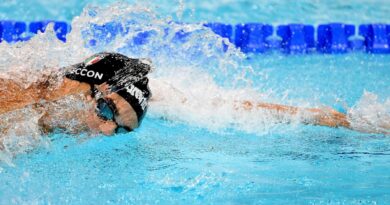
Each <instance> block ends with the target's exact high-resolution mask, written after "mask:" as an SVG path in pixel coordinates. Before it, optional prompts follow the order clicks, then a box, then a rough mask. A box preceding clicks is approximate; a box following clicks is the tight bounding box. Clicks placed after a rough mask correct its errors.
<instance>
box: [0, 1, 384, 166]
mask: <svg viewBox="0 0 390 205" xmlns="http://www.w3.org/2000/svg"><path fill="white" fill-rule="evenodd" d="M180 2H181V3H182V1H180ZM178 16H180V12H179V13H178ZM109 25H111V26H112V27H113V28H116V29H118V30H116V31H113V32H103V31H101V30H100V31H99V29H96V28H99V27H103V26H109ZM99 32H100V33H99ZM99 38H105V39H109V40H107V41H103V40H98V39H99ZM101 51H108V52H110V51H114V52H121V53H123V54H125V55H128V56H130V57H141V58H145V57H146V58H150V59H152V61H153V65H154V72H153V73H151V75H150V83H151V85H150V86H151V89H152V93H153V94H154V98H155V100H154V101H153V102H151V104H150V109H149V114H148V115H149V116H151V117H158V118H164V119H168V120H173V121H182V122H186V123H188V124H191V125H193V126H200V127H206V128H208V129H210V130H221V129H222V130H223V129H230V128H232V127H233V128H234V129H237V130H241V131H245V132H249V133H255V134H259V135H261V134H265V133H269V132H271V131H275V130H278V125H279V123H280V122H289V123H292V124H298V122H299V121H300V118H301V117H302V116H297V117H296V119H294V118H291V117H288V116H285V117H284V116H278V117H277V119H276V118H275V113H272V112H269V111H265V110H252V111H250V112H248V111H246V110H243V109H241V108H240V107H239V106H237V105H238V104H240V102H242V101H243V100H250V101H254V102H258V101H265V102H272V101H274V102H275V99H272V97H271V96H270V95H269V93H271V92H270V91H264V90H262V92H260V89H259V88H258V87H254V86H252V83H251V81H250V80H249V79H255V78H260V79H262V78H264V76H267V75H266V74H264V72H265V71H264V72H262V73H261V72H257V73H255V72H254V71H253V69H252V67H251V66H248V65H247V63H246V62H245V59H246V56H245V55H244V54H242V53H241V52H240V51H239V50H237V49H236V48H235V47H234V46H232V45H231V44H230V43H229V42H228V40H227V39H223V38H221V37H219V36H217V35H216V34H214V33H213V32H212V31H211V30H210V29H208V28H206V27H204V26H203V25H202V24H201V23H194V24H181V23H177V22H174V21H172V18H171V17H169V16H167V17H161V16H159V15H157V14H156V13H155V12H154V11H153V9H152V8H149V7H145V6H143V5H140V4H133V5H129V4H124V3H117V4H113V5H110V6H109V7H96V6H88V7H86V8H85V9H84V10H83V12H82V14H81V15H80V16H79V17H76V18H74V19H73V21H72V32H71V33H70V34H69V35H68V37H67V42H66V43H62V42H60V41H58V40H56V38H55V35H54V32H53V28H52V26H49V28H48V29H47V32H46V33H44V34H39V35H37V36H35V37H33V38H32V39H31V40H30V41H28V42H22V43H17V44H13V45H8V44H5V43H3V44H0V64H1V65H2V66H1V67H0V73H1V74H0V77H1V78H6V79H12V80H19V79H25V80H24V81H20V80H19V81H18V82H21V83H22V84H23V86H28V85H29V84H31V83H33V82H35V81H37V80H38V79H39V78H40V75H41V74H42V73H44V72H48V71H47V70H49V71H50V72H53V70H57V71H58V72H61V71H62V70H59V68H61V67H64V66H67V65H71V64H75V63H78V62H80V61H82V60H84V59H85V58H86V57H88V56H90V55H91V54H93V53H96V52H101ZM254 75H258V76H256V77H253V76H254ZM248 76H251V78H248ZM369 99H370V100H369ZM367 100H368V101H369V102H367ZM371 102H376V99H375V98H372V97H367V96H364V97H363V98H362V100H361V102H360V103H359V104H358V105H357V106H356V107H353V108H352V109H351V111H350V112H349V116H350V119H353V120H354V123H353V126H354V127H355V128H356V129H357V128H358V127H359V126H373V125H374V127H375V126H376V125H378V127H381V126H382V125H381V123H382V122H383V121H387V122H388V121H389V119H388V116H389V115H388V112H389V110H388V109H387V108H388V107H389V102H388V101H386V102H385V103H384V104H380V103H378V102H377V103H374V104H375V105H376V106H374V107H372V106H365V105H367V104H369V103H371ZM374 104H371V105H374ZM67 105H68V106H67ZM83 108H84V107H83V105H82V103H81V102H76V101H72V100H69V99H68V101H67V100H65V101H63V103H62V104H61V106H60V107H59V106H57V108H56V109H54V110H53V112H58V113H60V114H63V113H66V112H75V111H76V112H77V111H79V110H81V109H83ZM372 111H377V112H376V113H382V114H380V115H378V114H377V115H372V113H373V112H372ZM17 112H19V111H17ZM20 113H21V115H23V116H24V119H22V120H20V119H15V118H14V117H15V116H16V114H15V113H12V114H10V115H8V114H7V115H4V116H1V117H2V118H3V119H5V120H3V121H4V122H5V123H6V124H8V125H9V124H15V123H19V122H22V124H26V125H28V126H23V129H20V127H21V126H19V128H18V129H14V130H13V131H10V132H3V134H2V136H1V139H3V140H4V142H3V146H6V149H5V150H8V152H10V153H13V154H14V153H20V152H26V151H28V150H29V148H31V147H33V146H32V144H34V143H38V144H39V142H40V140H41V138H42V137H41V136H40V134H37V133H39V132H38V131H39V127H38V119H39V118H40V116H41V113H39V112H33V111H31V110H29V108H26V109H22V110H21V111H20ZM374 113H375V112H374ZM386 113H387V114H386ZM365 115H367V116H369V120H368V121H366V122H368V123H366V125H364V123H363V124H362V122H361V121H359V120H358V119H361V116H365ZM359 116H360V117H359ZM284 118H285V119H284ZM75 124H77V122H76V123H70V124H67V125H66V126H68V128H69V129H70V128H71V127H72V126H76V125H75ZM291 127H292V128H291V129H294V126H291ZM382 127H383V126H382ZM279 131H280V130H278V132H279ZM14 136H18V137H17V138H16V139H17V140H19V141H18V142H14V141H12V140H11V141H7V140H9V139H11V138H12V137H14ZM19 145H21V146H19ZM20 147H24V148H20ZM4 159H6V157H5V158H4Z"/></svg>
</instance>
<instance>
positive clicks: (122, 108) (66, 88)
mask: <svg viewBox="0 0 390 205" xmlns="http://www.w3.org/2000/svg"><path fill="white" fill-rule="evenodd" d="M150 68H151V67H150V65H149V64H148V63H147V62H142V60H139V59H132V58H128V57H126V56H124V55H121V54H118V53H98V54H96V55H93V56H91V57H89V58H88V59H86V60H85V61H84V62H82V63H79V64H76V65H73V66H70V67H67V68H65V69H64V71H65V72H63V73H61V74H58V73H57V74H56V73H54V74H53V73H51V74H49V75H44V76H42V77H41V79H40V80H39V81H38V82H35V83H32V84H31V85H29V86H28V87H27V88H25V87H23V86H22V84H21V83H20V82H16V81H14V80H8V79H1V78H0V96H1V97H0V99H1V101H0V114H4V113H7V112H11V111H13V110H16V109H21V108H24V107H26V106H32V107H34V108H36V109H39V110H40V111H42V110H43V113H42V117H41V119H39V124H40V127H41V130H42V131H43V132H45V133H49V132H51V131H53V130H55V129H56V128H58V126H60V125H58V123H55V122H58V121H63V122H64V121H67V120H74V119H72V118H78V119H77V120H79V121H81V126H80V127H79V130H77V132H81V131H87V132H88V131H91V132H95V133H102V134H104V135H113V134H114V133H118V132H129V131H132V130H133V129H135V128H137V127H138V126H139V125H140V123H141V121H142V118H143V117H144V115H145V112H146V109H147V105H148V100H149V98H150V95H151V94H150V90H149V87H148V78H147V76H146V75H147V74H148V72H149V71H150ZM58 82H61V83H58ZM68 96H73V97H75V98H79V100H81V101H85V103H86V104H89V105H91V106H90V109H87V110H85V111H84V112H83V113H66V114H65V115H66V116H61V119H60V120H59V118H58V115H62V114H63V113H55V112H56V110H55V109H53V106H52V105H53V104H52V102H56V101H60V100H61V99H63V98H66V97H68ZM53 118H56V119H53ZM53 124H55V125H53ZM63 129H66V128H63Z"/></svg>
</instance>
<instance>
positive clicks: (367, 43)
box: [0, 21, 390, 54]
mask: <svg viewBox="0 0 390 205" xmlns="http://www.w3.org/2000/svg"><path fill="white" fill-rule="evenodd" d="M50 22H52V23H54V31H55V33H56V36H57V38H58V39H59V40H61V41H63V42H66V35H67V34H68V33H70V31H71V26H70V25H69V24H67V23H66V22H61V21H35V22H30V23H25V22H22V21H0V37H1V38H0V42H7V43H14V42H19V41H27V40H29V39H30V38H31V37H32V36H34V35H35V34H37V33H38V32H45V30H46V27H47V25H48V24H49V23H50ZM204 26H205V27H208V28H210V29H211V30H212V31H213V32H214V33H216V34H218V35H220V36H222V37H223V38H226V39H227V40H228V41H230V42H231V43H232V44H234V45H235V46H236V47H238V48H239V49H241V50H242V51H243V52H245V53H265V52H268V51H270V50H279V51H281V52H283V53H288V54H295V53H312V52H320V53H329V54H333V53H334V54H337V53H347V52H353V51H362V50H365V51H366V52H368V53H373V54H389V53H390V46H389V45H390V25H387V24H362V25H359V26H355V25H352V24H343V23H329V24H320V25H318V26H313V25H306V24H285V25H277V26H273V25H270V24H262V23H245V24H237V25H230V24H224V23H206V24H204ZM91 28H92V29H91V30H92V31H90V32H92V36H93V37H94V38H93V39H90V41H89V44H88V45H89V46H95V45H96V44H97V43H99V42H110V41H112V40H113V39H114V38H115V36H116V35H119V34H124V33H126V32H128V31H127V30H126V28H122V26H121V25H120V24H119V23H115V22H109V23H106V24H103V25H97V24H96V25H92V27H91ZM189 34H190V33H188V32H185V31H178V32H177V33H176V34H175V37H174V38H175V40H176V41H178V42H185V39H186V37H187V36H189ZM152 35H153V31H140V32H139V33H138V34H137V35H136V36H135V37H134V39H133V41H132V42H131V44H130V45H129V46H137V45H143V44H146V43H147V42H148V39H149V38H151V36H152ZM223 46H224V49H225V50H226V49H227V47H228V45H226V44H224V45H223Z"/></svg>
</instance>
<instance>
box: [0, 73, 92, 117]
mask: <svg viewBox="0 0 390 205" xmlns="http://www.w3.org/2000/svg"><path fill="white" fill-rule="evenodd" d="M89 90H90V86H89V85H88V84H86V83H80V82H78V81H74V80H70V79H68V78H64V80H63V81H62V83H60V85H58V86H55V85H51V84H50V83H49V82H48V81H47V82H37V83H32V84H30V85H29V86H27V87H24V86H23V84H22V83H21V82H17V81H15V80H10V79H2V78H0V114H2V113H6V112H9V111H12V110H15V109H20V108H23V107H25V106H28V105H32V104H35V103H39V102H41V101H42V100H46V101H54V100H58V99H60V98H63V97H65V96H67V95H71V94H76V93H83V92H84V93H85V92H88V91H89Z"/></svg>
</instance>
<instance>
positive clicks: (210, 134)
mask: <svg viewBox="0 0 390 205" xmlns="http://www.w3.org/2000/svg"><path fill="white" fill-rule="evenodd" d="M50 2H52V1H50ZM161 2H162V1H158V2H154V3H149V4H152V5H155V6H160V10H159V9H156V11H157V12H156V16H157V17H155V19H154V20H155V21H153V22H152V21H150V19H149V18H146V17H144V16H142V15H141V14H140V13H135V14H134V15H130V17H131V18H132V19H135V21H136V22H143V23H144V24H139V25H141V26H140V27H141V29H145V30H147V29H149V27H152V28H154V29H156V28H158V25H160V24H162V25H163V26H164V27H165V26H166V25H167V24H166V23H164V22H163V23H161V22H160V20H161V19H169V16H173V18H177V16H180V13H181V11H180V10H179V11H178V10H175V9H169V8H180V5H179V4H177V3H176V2H164V3H161ZM183 2H184V5H183V6H184V9H183V16H182V19H183V21H188V22H195V21H203V20H204V21H211V20H212V21H224V22H229V23H235V22H239V21H244V22H247V21H262V22H265V21H267V22H271V23H279V22H297V21H304V22H307V23H319V22H329V21H343V22H351V21H352V22H354V23H363V22H377V21H378V22H379V21H380V22H383V21H386V20H387V18H385V17H386V13H387V12H388V11H389V8H390V5H389V3H386V1H353V2H355V4H354V5H350V2H348V1H343V2H344V3H341V2H337V1H321V2H316V3H310V2H311V1H298V2H297V3H294V4H291V3H290V4H289V1H265V2H262V3H261V4H260V3H253V2H250V1H220V2H215V3H212V4H206V3H198V4H197V3H196V2H195V1H183ZM232 2H234V3H232ZM345 2H346V3H345ZM351 2H352V1H351ZM17 3H21V2H18V1H9V2H8V4H7V5H5V6H1V9H3V10H2V11H4V10H5V9H6V8H12V6H14V7H15V4H17ZM85 3H86V2H81V3H76V1H68V3H63V4H61V5H62V6H59V7H51V6H50V5H52V4H53V3H49V2H45V1H38V3H37V2H36V3H35V4H33V3H24V6H23V7H21V8H29V7H32V8H35V7H39V8H40V12H36V11H33V10H30V11H28V12H27V13H28V14H29V15H18V14H17V13H18V12H21V10H17V12H15V13H11V12H0V13H1V15H4V16H3V18H6V17H7V18H9V19H21V20H27V19H28V18H32V19H42V18H50V19H63V20H67V21H70V20H72V19H73V18H74V17H75V16H77V15H79V13H80V12H81V10H82V8H83V7H84V5H85ZM378 4H380V5H381V7H377V5H378ZM131 5H133V4H131ZM374 7H375V8H376V9H375V10H374V9H372V8H374ZM60 8H68V9H60ZM326 8H330V11H329V12H328V13H325V12H322V11H324V10H327V9H326ZM191 9H195V10H194V11H191ZM248 9H253V11H256V12H244V11H247V10H248ZM136 10H137V9H136ZM43 11H47V12H43ZM56 11H60V12H59V15H58V14H57V12H56ZM208 11H214V12H211V13H210V12H208ZM276 11H280V12H276ZM305 11H308V12H305ZM374 11H376V12H374ZM191 12H192V13H193V15H191ZM97 13H98V14H97V17H96V18H104V16H105V15H103V16H101V15H99V12H97ZM111 13H117V14H118V15H121V14H122V13H121V12H111ZM19 14H20V13H19ZM123 17H124V18H125V17H126V18H130V17H128V16H123ZM82 18H84V17H82ZM94 18H95V17H92V20H94ZM221 19H222V20H221ZM97 21H101V20H100V19H97ZM147 22H151V23H150V24H147ZM156 25H157V26H156ZM73 27H75V26H74V25H73ZM146 27H148V28H146ZM172 27H174V25H172ZM75 28H76V29H75V32H76V31H77V27H75ZM179 28H180V27H179ZM86 29H87V28H86ZM156 30H158V29H156ZM199 33H200V35H199V36H194V37H193V41H190V43H187V45H185V46H184V47H181V46H179V45H178V44H177V43H175V42H171V41H167V40H166V39H162V40H160V39H157V38H156V40H155V41H153V42H151V43H150V44H147V45H144V46H143V47H142V46H141V47H137V48H136V49H126V48H124V47H122V46H116V45H105V46H102V47H101V48H98V49H110V50H121V51H123V52H125V53H126V54H128V55H132V56H138V55H139V56H143V57H145V56H149V57H151V58H152V59H153V61H154V64H155V67H156V68H155V69H156V70H155V72H154V73H153V74H152V76H151V78H152V79H166V80H167V81H172V82H174V83H177V84H180V82H181V81H184V82H185V83H184V84H189V85H190V86H189V88H187V87H185V86H184V85H177V86H178V88H180V89H184V90H185V91H187V92H188V94H187V95H186V97H188V98H190V97H193V98H191V99H193V100H196V98H199V100H200V101H201V102H203V103H204V107H202V106H199V104H195V105H193V106H195V108H194V109H193V108H192V107H193V106H192V105H190V106H188V107H186V106H184V107H180V106H179V105H177V104H175V101H174V100H173V99H172V101H168V106H167V105H165V104H157V103H155V104H151V109H150V110H149V113H148V115H147V116H146V118H145V120H144V122H143V124H142V126H141V128H139V129H137V130H136V131H135V132H132V133H129V134H124V135H116V136H114V137H102V136H99V137H95V138H88V137H86V136H83V135H81V136H75V135H65V134H53V135H50V136H49V137H45V138H44V140H43V141H42V142H41V145H39V146H32V147H31V149H27V151H24V152H22V153H18V154H15V156H14V157H12V159H9V158H7V160H4V162H2V163H1V164H0V181H1V182H2V183H1V184H0V204H388V203H390V175H389V172H388V170H389V168H390V138H389V137H388V136H384V135H380V134H364V133H359V132H354V131H350V130H346V129H333V128H325V127H316V126H307V125H300V124H296V123H292V124H287V125H283V124H282V125H280V124H275V125H272V126H267V125H264V124H263V123H264V121H265V122H267V120H269V119H268V118H265V117H264V116H258V114H256V113H249V114H246V113H239V115H240V116H242V118H240V117H237V115H236V113H234V112H233V111H230V112H229V111H225V110H222V111H221V110H219V109H217V108H215V109H211V108H210V107H207V101H203V100H207V99H208V98H203V95H206V94H205V93H206V91H208V90H207V89H211V91H214V90H213V89H212V88H213V86H214V84H213V82H214V81H218V82H215V84H219V85H220V86H221V87H223V88H224V89H217V90H216V91H217V93H213V94H214V95H221V96H223V95H227V96H230V97H231V98H234V99H242V98H241V97H242V96H246V95H248V97H250V96H249V95H252V94H253V93H252V91H253V90H255V91H256V93H262V95H260V96H262V97H264V100H265V101H267V102H275V103H282V104H289V105H301V106H325V105H326V106H331V107H335V108H337V109H338V110H340V111H343V112H347V110H350V109H353V110H356V111H359V112H358V113H359V114H363V115H369V113H376V114H378V113H379V112H385V113H382V114H386V113H387V114H389V113H390V111H389V107H390V104H389V103H390V83H389V82H390V71H389V68H390V56H389V55H383V56H382V55H368V54H364V53H354V54H346V55H294V56H288V55H281V54H273V53H268V54H265V55H258V56H250V57H249V58H243V59H241V58H239V57H237V56H236V55H232V56H228V57H231V58H234V59H236V58H238V60H234V61H233V63H237V64H238V67H234V66H233V67H234V68H237V69H238V71H231V70H228V71H224V70H223V68H225V67H224V66H223V65H220V64H224V63H225V62H227V61H228V59H226V55H227V54H221V53H219V51H218V50H219V49H218V47H217V48H214V47H213V46H211V49H209V48H204V47H205V45H207V46H208V45H209V43H210V42H213V40H214V38H217V37H212V36H208V35H207V34H208V33H207V32H206V33H204V32H199ZM33 40H34V39H33ZM38 40H39V41H37V42H34V41H32V43H31V44H27V45H18V47H17V48H7V47H0V51H1V52H2V54H3V56H7V59H6V60H8V61H11V62H14V63H15V64H17V65H19V64H18V62H19V61H22V60H20V59H24V61H22V62H21V63H22V64H24V63H25V62H26V61H28V60H26V59H30V58H34V55H33V54H31V50H29V49H30V48H33V49H36V50H35V51H36V52H35V55H39V56H40V58H43V60H44V62H45V63H47V64H49V65H57V64H60V65H63V64H65V65H66V64H68V63H70V62H68V58H71V59H76V58H77V57H75V56H74V55H78V54H79V53H77V52H76V51H79V50H80V47H78V46H79V45H78V44H77V43H80V42H78V41H77V39H76V40H72V39H71V40H70V42H69V43H68V44H64V45H62V44H60V45H57V44H56V43H54V42H52V41H51V40H50V38H49V39H46V38H45V37H43V38H42V39H38ZM120 40H121V39H120ZM124 40H126V39H124ZM201 40H202V41H204V42H206V43H205V44H202V42H201ZM40 41H43V42H44V44H43V45H45V44H48V45H49V46H47V48H45V47H44V46H42V44H39V42H40ZM69 44H70V45H69ZM80 44H81V45H82V43H80ZM171 45H173V47H170V46H171ZM207 46H206V47H207ZM64 47H65V48H64ZM74 47H75V48H74ZM37 48H40V49H41V50H43V51H41V50H39V49H37ZM1 49H3V50H1ZM5 49H8V50H5ZM50 49H51V50H50ZM61 49H65V51H66V52H63V50H61ZM202 49H203V50H202ZM83 51H84V50H83ZM206 51H207V52H206ZM41 52H42V53H41ZM90 52H93V51H90ZM9 53H10V54H14V53H17V55H19V56H17V55H16V57H15V55H5V54H9ZM64 53H65V54H66V55H68V56H64ZM73 53H75V54H73ZM43 54H45V55H43ZM80 55H81V54H80ZM69 56H70V57H69ZM205 56H207V57H205ZM210 56H211V57H210ZM28 57H30V58H28ZM80 58H82V56H81V57H80ZM0 60H1V58H0ZM41 60H42V59H41ZM56 60H58V61H59V62H56ZM37 62H38V63H41V62H40V61H39V60H35V61H32V62H30V61H28V65H30V64H31V65H41V64H38V63H37ZM175 66H178V67H180V68H176V67H175ZM247 66H250V68H251V69H253V71H252V72H247V73H246V75H245V80H246V82H247V84H246V87H245V89H244V90H243V91H244V92H239V91H236V90H235V87H234V86H233V88H232V85H231V83H230V81H232V80H235V79H237V73H241V72H240V71H243V70H245V69H247V68H248V67H247ZM4 67H6V68H2V71H3V72H4V70H6V69H9V68H8V67H7V66H4ZM182 67H183V68H182ZM173 68H175V69H173ZM227 68H230V67H229V66H228V67H227ZM194 70H201V71H202V72H201V74H207V76H206V77H205V76H203V75H199V74H198V73H196V72H195V71H194ZM178 71H179V72H178ZM208 75H210V76H211V78H212V79H213V80H211V81H209V79H208V78H207V77H208ZM193 76H195V77H193ZM199 76H200V77H204V78H198V77H199ZM197 80H198V81H201V82H200V83H199V84H198V83H197V82H196V81H197ZM174 85H175V84H174ZM197 86H199V87H197ZM237 87H239V88H240V87H241V86H237ZM248 87H249V88H248ZM198 88H199V89H200V90H201V92H200V93H201V94H199V92H198V90H197V89H198ZM202 90H205V92H203V91H202ZM231 93H232V94H231ZM236 96H237V97H236ZM254 96H255V97H256V96H257V94H256V95H254ZM169 104H171V105H172V106H169ZM196 106H198V107H196ZM365 108H366V109H365ZM172 112H173V113H172ZM378 115H379V114H378ZM387 116H388V115H387ZM381 119H382V118H380V120H381ZM384 119H386V118H384ZM270 121H272V120H270ZM26 124H28V123H26ZM270 124H272V123H271V122H270ZM0 157H2V156H0ZM1 159H4V158H3V157H2V158H1Z"/></svg>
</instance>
